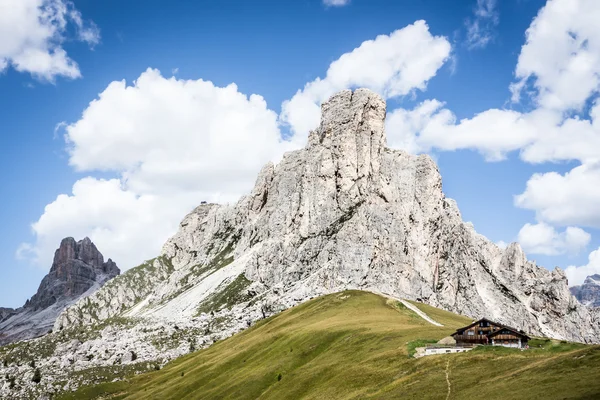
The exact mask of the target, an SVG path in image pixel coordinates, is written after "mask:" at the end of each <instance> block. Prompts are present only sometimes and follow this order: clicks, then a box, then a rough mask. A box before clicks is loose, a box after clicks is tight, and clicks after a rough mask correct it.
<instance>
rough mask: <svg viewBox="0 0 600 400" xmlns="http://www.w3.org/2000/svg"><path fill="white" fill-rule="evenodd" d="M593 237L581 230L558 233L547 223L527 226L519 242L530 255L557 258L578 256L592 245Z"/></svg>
mask: <svg viewBox="0 0 600 400" xmlns="http://www.w3.org/2000/svg"><path fill="white" fill-rule="evenodd" d="M591 238H592V237H591V235H590V234H589V233H587V232H586V231H584V230H583V229H581V228H576V227H568V228H566V229H565V230H564V231H563V232H557V231H556V229H554V227H552V226H550V225H548V224H546V223H543V222H542V223H538V224H525V225H524V226H523V227H522V228H521V230H520V231H519V236H518V241H519V243H520V244H521V246H522V247H523V250H525V252H527V253H529V254H544V255H547V256H555V255H559V254H577V253H579V252H580V251H581V250H583V249H585V247H586V246H587V245H588V244H589V243H590V240H591Z"/></svg>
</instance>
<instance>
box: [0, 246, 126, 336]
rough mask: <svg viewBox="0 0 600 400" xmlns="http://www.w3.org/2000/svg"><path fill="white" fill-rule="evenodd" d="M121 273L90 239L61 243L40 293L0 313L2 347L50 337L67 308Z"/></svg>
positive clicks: (42, 283) (39, 289) (0, 310)
mask: <svg viewBox="0 0 600 400" xmlns="http://www.w3.org/2000/svg"><path fill="white" fill-rule="evenodd" d="M120 273H121V271H120V270H119V268H118V267H117V264H115V263H114V261H112V260H111V259H108V260H107V261H106V262H105V261H104V256H103V255H102V253H100V252H99V251H98V249H97V248H96V245H94V243H92V241H91V240H90V239H89V238H87V237H86V238H84V239H83V240H80V241H79V242H76V241H75V239H73V238H71V237H68V238H65V239H63V240H62V241H61V244H60V247H59V248H58V249H57V250H56V252H55V254H54V262H53V263H52V267H51V268H50V272H49V273H48V275H46V276H45V277H44V279H43V280H42V282H41V283H40V286H39V288H38V290H37V293H36V294H35V295H33V296H32V297H31V298H30V299H29V300H27V302H26V303H25V305H24V306H23V307H21V308H19V309H17V310H13V309H0V321H1V322H0V345H1V344H6V343H9V342H13V341H16V340H23V339H31V338H34V337H37V336H40V335H43V334H45V333H47V332H48V331H49V330H50V329H52V326H53V324H54V321H55V319H56V317H57V316H58V315H59V314H60V313H61V312H62V310H64V309H65V307H67V306H68V305H70V304H72V303H74V302H75V301H77V300H78V299H79V298H81V297H82V296H84V295H89V294H92V293H93V292H95V291H96V290H98V289H99V288H100V287H101V286H102V285H103V284H104V283H105V282H107V281H108V280H109V279H111V278H113V277H115V276H117V275H119V274H120Z"/></svg>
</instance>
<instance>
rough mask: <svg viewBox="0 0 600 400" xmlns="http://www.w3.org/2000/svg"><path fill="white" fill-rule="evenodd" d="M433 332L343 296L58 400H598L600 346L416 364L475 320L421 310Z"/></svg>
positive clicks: (369, 296)
mask: <svg viewBox="0 0 600 400" xmlns="http://www.w3.org/2000/svg"><path fill="white" fill-rule="evenodd" d="M414 304H415V305H417V306H418V307H419V308H420V309H421V310H422V311H424V312H426V313H427V314H428V315H429V316H430V317H431V318H433V319H436V320H437V321H439V322H440V323H442V324H443V325H444V326H443V327H438V326H434V325H432V324H430V323H428V322H426V321H425V320H424V319H422V318H421V317H420V316H418V315H417V314H416V313H415V312H413V311H411V310H409V309H408V308H406V307H404V306H402V305H401V303H398V302H397V301H396V300H392V299H389V298H386V297H382V296H379V295H375V294H373V293H368V292H360V291H345V292H341V293H336V294H331V295H327V296H323V297H320V298H317V299H313V300H311V301H309V302H307V303H304V304H302V305H299V306H297V307H294V308H292V309H289V310H287V311H284V312H283V313H281V314H278V315H276V316H273V317H271V318H268V319H265V320H263V321H261V322H259V323H257V324H256V325H255V326H253V327H252V328H250V329H248V330H246V331H244V332H241V333H239V334H237V335H234V336H233V337H231V338H229V339H226V340H223V341H221V342H218V343H216V344H214V345H213V346H211V347H210V348H208V349H204V350H201V351H198V352H196V353H193V354H190V355H188V356H185V357H182V358H180V359H178V360H176V361H173V362H171V363H169V364H167V365H166V366H165V367H164V368H162V369H160V370H159V371H154V372H150V373H145V374H141V375H136V376H131V377H129V378H128V379H125V380H123V381H120V382H114V383H104V384H101V385H97V386H91V387H85V388H81V389H80V390H78V391H77V392H74V393H69V394H67V395H64V396H63V397H60V399H64V400H67V399H98V398H102V399H183V398H185V399H278V400H279V399H299V398H303V399H398V398H402V399H443V398H446V399H458V398H468V397H473V398H486V399H507V398H510V399H517V398H518V399H540V398H545V399H593V398H598V396H600V380H598V379H590V377H594V376H600V346H598V345H584V344H576V343H567V342H559V341H555V340H550V339H534V340H533V341H532V342H531V348H530V349H528V350H524V351H521V350H518V349H508V348H499V347H481V348H477V349H475V350H473V351H471V352H467V353H461V354H453V355H439V356H427V357H422V358H419V359H415V358H412V357H411V355H410V349H411V348H413V347H414V344H415V343H423V342H431V341H437V340H440V339H442V338H443V337H445V336H448V335H449V334H450V333H452V332H453V331H454V330H455V329H456V328H458V327H460V326H464V325H465V324H467V323H469V322H470V321H471V320H470V319H469V318H465V317H463V316H459V315H456V314H452V313H449V312H447V311H443V310H440V309H436V308H434V307H430V306H426V305H423V304H419V303H414Z"/></svg>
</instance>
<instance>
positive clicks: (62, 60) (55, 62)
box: [0, 0, 100, 81]
mask: <svg viewBox="0 0 600 400" xmlns="http://www.w3.org/2000/svg"><path fill="white" fill-rule="evenodd" d="M69 24H72V26H73V28H74V29H75V33H76V35H77V40H80V41H83V42H87V43H88V44H90V45H92V46H93V45H95V44H97V43H98V42H99V40H100V34H99V30H98V28H97V27H96V25H94V24H93V23H86V22H84V20H83V19H82V17H81V14H80V13H79V11H77V10H76V9H75V7H74V5H73V3H72V2H70V1H68V0H0V72H1V71H3V70H5V69H6V68H8V67H10V66H12V67H13V68H14V69H16V70H17V71H20V72H28V73H30V74H31V75H33V76H35V77H37V78H39V79H42V80H47V81H53V80H54V79H55V77H57V76H64V77H67V78H71V79H74V78H79V77H80V76H81V72H80V71H79V67H78V66H77V63H76V62H75V61H74V60H72V59H71V58H70V57H69V56H68V55H67V53H66V51H65V50H64V49H63V48H62V43H63V42H64V41H65V39H66V35H67V29H68V26H69Z"/></svg>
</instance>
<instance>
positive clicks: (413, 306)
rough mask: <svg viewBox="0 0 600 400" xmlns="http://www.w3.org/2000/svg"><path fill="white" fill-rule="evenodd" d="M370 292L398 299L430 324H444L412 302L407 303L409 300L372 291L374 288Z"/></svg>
mask: <svg viewBox="0 0 600 400" xmlns="http://www.w3.org/2000/svg"><path fill="white" fill-rule="evenodd" d="M371 293H375V294H378V295H380V296H384V297H387V298H388V299H392V300H396V301H399V302H400V303H402V304H403V305H404V306H405V307H406V308H408V309H409V310H411V311H414V312H415V313H416V314H417V315H418V316H419V317H421V318H423V319H424V320H425V321H427V322H429V323H430V324H432V325H435V326H444V325H442V324H440V323H439V322H437V321H434V320H433V319H432V318H430V317H429V315H427V314H425V313H424V312H423V311H421V310H419V308H418V307H417V306H415V305H414V304H412V303H409V302H408V301H406V300H403V299H399V298H398V297H394V296H391V295H389V294H387V293H382V292H376V291H374V290H373V291H371Z"/></svg>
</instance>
